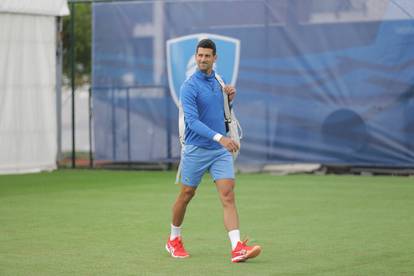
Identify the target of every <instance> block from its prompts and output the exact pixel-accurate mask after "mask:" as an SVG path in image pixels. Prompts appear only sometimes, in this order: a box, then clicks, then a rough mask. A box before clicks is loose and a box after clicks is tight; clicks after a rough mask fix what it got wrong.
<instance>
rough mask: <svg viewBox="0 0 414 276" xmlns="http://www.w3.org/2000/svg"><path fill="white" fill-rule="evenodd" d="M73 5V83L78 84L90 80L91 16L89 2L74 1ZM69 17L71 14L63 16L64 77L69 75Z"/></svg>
mask: <svg viewBox="0 0 414 276" xmlns="http://www.w3.org/2000/svg"><path fill="white" fill-rule="evenodd" d="M71 6H72V5H71ZM73 6H74V7H75V16H74V24H75V25H74V34H75V43H74V44H75V83H76V86H79V85H82V84H84V83H88V82H90V80H91V40H92V37H91V33H92V30H91V28H92V24H91V22H92V17H91V4H90V3H75V4H74V5H73ZM71 12H72V11H71ZM71 19H72V16H66V17H64V18H63V38H62V39H63V75H64V76H65V78H66V79H70V77H71V58H72V57H71V53H70V47H71Z"/></svg>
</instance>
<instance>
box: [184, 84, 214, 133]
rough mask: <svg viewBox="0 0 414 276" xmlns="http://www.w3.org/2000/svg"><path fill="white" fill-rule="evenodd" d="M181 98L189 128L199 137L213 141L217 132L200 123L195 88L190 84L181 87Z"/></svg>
mask: <svg viewBox="0 0 414 276" xmlns="http://www.w3.org/2000/svg"><path fill="white" fill-rule="evenodd" d="M180 96H181V97H180V100H181V105H182V107H183V111H184V120H185V123H186V124H187V126H188V127H189V128H190V129H191V130H192V131H194V132H195V133H197V134H198V135H200V136H203V137H206V138H208V139H213V137H214V135H216V134H217V132H215V131H214V130H212V129H211V128H209V127H208V126H206V125H205V124H204V123H203V122H201V121H200V118H199V114H198V109H197V102H196V96H197V94H196V91H195V90H194V88H193V87H192V86H190V85H188V84H184V85H183V86H182V87H181V91H180Z"/></svg>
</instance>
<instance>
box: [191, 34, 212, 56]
mask: <svg viewBox="0 0 414 276" xmlns="http://www.w3.org/2000/svg"><path fill="white" fill-rule="evenodd" d="M200 47H201V48H208V49H212V50H213V55H214V56H215V55H216V44H215V43H214V41H213V40H211V39H208V38H205V39H202V40H200V42H198V44H197V48H196V53H197V52H198V48H200Z"/></svg>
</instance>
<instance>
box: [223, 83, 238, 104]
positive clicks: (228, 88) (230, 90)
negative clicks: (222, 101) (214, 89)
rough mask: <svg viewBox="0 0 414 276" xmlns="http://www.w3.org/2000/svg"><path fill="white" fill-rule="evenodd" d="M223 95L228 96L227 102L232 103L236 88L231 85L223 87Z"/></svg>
mask: <svg viewBox="0 0 414 276" xmlns="http://www.w3.org/2000/svg"><path fill="white" fill-rule="evenodd" d="M223 90H224V93H226V94H227V95H228V96H229V100H230V101H232V100H233V99H234V97H236V88H235V87H234V86H231V85H226V86H224V89H223Z"/></svg>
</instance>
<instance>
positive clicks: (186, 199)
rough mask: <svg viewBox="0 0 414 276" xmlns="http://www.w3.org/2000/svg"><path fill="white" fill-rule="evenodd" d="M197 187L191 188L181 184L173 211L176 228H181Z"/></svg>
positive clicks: (173, 221) (173, 222)
mask: <svg viewBox="0 0 414 276" xmlns="http://www.w3.org/2000/svg"><path fill="white" fill-rule="evenodd" d="M196 189H197V187H191V186H187V185H182V184H181V191H180V193H179V195H178V197H177V199H176V201H175V203H174V206H173V209H172V224H173V225H175V226H181V224H182V223H183V220H184V216H185V211H186V210H187V205H188V203H190V201H191V199H192V198H193V196H194V195H195V191H196Z"/></svg>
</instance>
